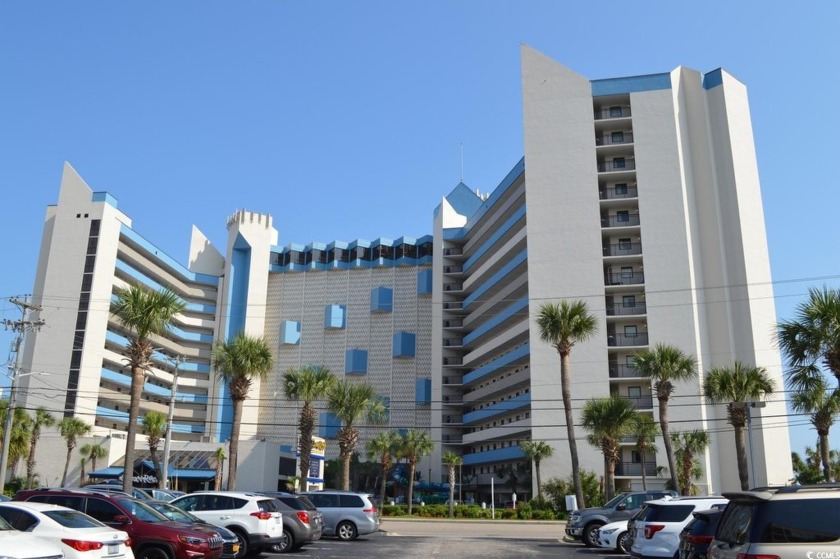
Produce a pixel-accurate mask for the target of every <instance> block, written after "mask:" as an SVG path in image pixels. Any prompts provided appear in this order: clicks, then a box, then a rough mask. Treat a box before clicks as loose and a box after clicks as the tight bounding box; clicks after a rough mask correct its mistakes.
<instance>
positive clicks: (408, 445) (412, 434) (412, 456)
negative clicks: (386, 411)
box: [399, 429, 435, 516]
mask: <svg viewBox="0 0 840 559" xmlns="http://www.w3.org/2000/svg"><path fill="white" fill-rule="evenodd" d="M434 448H435V443H433V442H432V437H431V436H430V435H429V434H428V433H426V432H425V431H415V430H413V429H409V430H408V431H407V432H406V433H405V435H403V437H402V443H401V444H400V449H399V456H400V457H401V458H405V459H406V461H407V462H408V514H409V516H410V515H411V507H412V504H413V503H412V500H413V498H414V472H415V471H416V470H417V462H419V461H420V460H422V459H423V457H424V456H428V455H429V454H431V453H432V451H433V450H434Z"/></svg>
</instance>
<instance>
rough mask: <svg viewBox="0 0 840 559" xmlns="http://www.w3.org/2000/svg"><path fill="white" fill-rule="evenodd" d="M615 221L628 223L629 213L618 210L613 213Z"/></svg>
mask: <svg viewBox="0 0 840 559" xmlns="http://www.w3.org/2000/svg"><path fill="white" fill-rule="evenodd" d="M615 220H616V221H617V222H619V223H627V222H628V221H630V212H629V211H627V210H620V211H617V212H615Z"/></svg>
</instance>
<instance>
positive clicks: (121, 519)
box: [114, 514, 131, 524]
mask: <svg viewBox="0 0 840 559" xmlns="http://www.w3.org/2000/svg"><path fill="white" fill-rule="evenodd" d="M130 522H131V519H129V518H128V517H127V516H126V515H124V514H118V515H117V516H115V517H114V523H115V524H128V523H130Z"/></svg>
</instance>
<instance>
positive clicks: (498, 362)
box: [463, 344, 531, 385]
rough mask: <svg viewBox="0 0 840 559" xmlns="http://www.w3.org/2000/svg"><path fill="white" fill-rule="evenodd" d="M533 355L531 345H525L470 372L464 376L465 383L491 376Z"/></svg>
mask: <svg viewBox="0 0 840 559" xmlns="http://www.w3.org/2000/svg"><path fill="white" fill-rule="evenodd" d="M530 353H531V345H530V344H523V345H521V346H520V347H518V348H516V349H514V350H511V351H509V352H508V353H505V354H504V355H502V356H501V357H498V358H497V359H494V360H493V361H491V362H490V363H487V364H486V365H484V366H482V367H479V368H478V369H476V370H474V371H470V372H469V373H467V374H466V375H464V380H463V383H464V384H465V385H467V384H470V383H472V382H475V381H477V380H478V379H480V378H482V377H484V376H487V375H489V374H490V373H493V372H495V371H498V370H499V369H500V368H502V367H507V366H508V365H510V364H511V363H514V362H515V361H518V360H519V359H523V358H526V357H528V356H529V355H530Z"/></svg>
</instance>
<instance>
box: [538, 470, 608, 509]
mask: <svg viewBox="0 0 840 559" xmlns="http://www.w3.org/2000/svg"><path fill="white" fill-rule="evenodd" d="M580 481H581V485H582V486H583V487H582V489H583V498H584V499H586V506H587V507H599V506H601V505H603V504H604V495H603V493H601V482H600V480H599V479H598V475H597V474H595V472H590V471H588V470H581V471H580ZM543 493H545V495H546V497H547V498H548V500H549V501H551V504H552V506H553V508H554V511H555V512H564V513H566V512H569V511H567V510H566V495H574V494H575V485H574V482H573V481H572V476H571V475H569V477H568V478H567V479H560V478H556V477H553V478H551V479H549V480H548V481H546V482H545V483H543Z"/></svg>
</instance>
